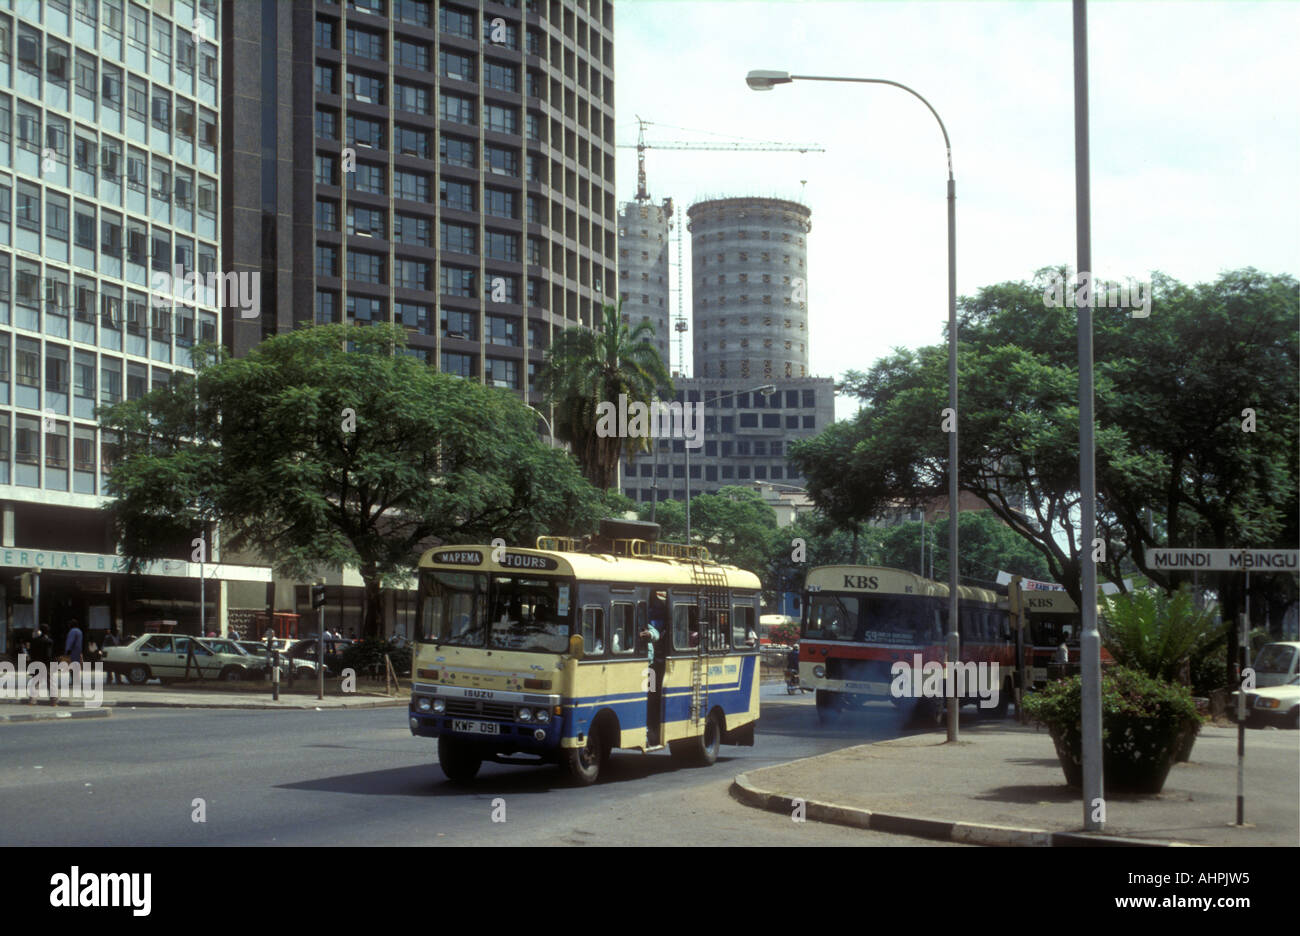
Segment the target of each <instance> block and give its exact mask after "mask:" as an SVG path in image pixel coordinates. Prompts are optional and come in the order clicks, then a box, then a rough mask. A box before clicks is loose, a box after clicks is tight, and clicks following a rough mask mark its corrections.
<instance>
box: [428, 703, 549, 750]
mask: <svg viewBox="0 0 1300 936" xmlns="http://www.w3.org/2000/svg"><path fill="white" fill-rule="evenodd" d="M407 714H408V717H409V723H410V727H411V734H413V735H417V736H419V737H423V738H437V737H441V736H442V735H453V736H455V738H456V739H457V740H458V741H466V742H469V743H471V744H476V745H481V746H483V747H484V748H488V749H490V750H492V751H495V752H497V753H500V754H511V753H515V752H523V753H526V754H542V755H545V754H554V753H555V752H556V751H557V750H558V749H559V747H560V736H561V734H562V733H563V732H562V723H561V720H560V719H558V718H556V719H552V720H551V721H550V722H549V723H547V724H544V725H541V724H525V723H523V722H507V721H485V720H483V719H471V718H464V717H458V716H453V715H441V714H433V713H428V712H419V711H416V710H415V709H413V708H411V709H408V710H407Z"/></svg>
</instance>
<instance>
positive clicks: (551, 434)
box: [524, 403, 555, 448]
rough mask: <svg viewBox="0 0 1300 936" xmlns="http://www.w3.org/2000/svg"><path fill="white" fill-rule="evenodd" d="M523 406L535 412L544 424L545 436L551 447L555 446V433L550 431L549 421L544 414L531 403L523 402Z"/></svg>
mask: <svg viewBox="0 0 1300 936" xmlns="http://www.w3.org/2000/svg"><path fill="white" fill-rule="evenodd" d="M524 406H526V407H528V408H529V409H530V410H532V411H533V412H534V413H536V414H537V418H538V419H540V420H541V421H542V424H543V425H545V426H546V438H547V439H549V440H550V442H551V448H555V433H554V432H553V431H551V421H550V420H549V419H547V418H546V417H545V416H544V415H542V411H541V410H539V409H538V408H537V407H535V406H533V404H531V403H525V404H524Z"/></svg>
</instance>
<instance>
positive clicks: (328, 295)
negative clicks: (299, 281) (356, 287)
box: [316, 289, 339, 325]
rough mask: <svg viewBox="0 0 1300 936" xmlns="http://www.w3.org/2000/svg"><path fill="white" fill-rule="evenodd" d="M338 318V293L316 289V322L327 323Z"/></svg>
mask: <svg viewBox="0 0 1300 936" xmlns="http://www.w3.org/2000/svg"><path fill="white" fill-rule="evenodd" d="M338 320H339V295H338V293H335V292H329V291H327V290H324V289H318V290H317V291H316V324H317V325H328V324H330V323H331V322H337V321H338Z"/></svg>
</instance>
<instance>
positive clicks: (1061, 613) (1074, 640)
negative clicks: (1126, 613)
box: [1007, 575, 1114, 689]
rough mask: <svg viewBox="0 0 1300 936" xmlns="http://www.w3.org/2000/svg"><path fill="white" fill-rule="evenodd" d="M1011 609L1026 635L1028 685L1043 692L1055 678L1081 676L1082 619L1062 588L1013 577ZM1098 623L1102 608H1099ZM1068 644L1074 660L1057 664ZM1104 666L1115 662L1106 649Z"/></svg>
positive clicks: (1010, 596) (1009, 587)
mask: <svg viewBox="0 0 1300 936" xmlns="http://www.w3.org/2000/svg"><path fill="white" fill-rule="evenodd" d="M1007 605H1008V609H1009V610H1010V613H1011V616H1012V618H1013V620H1017V621H1018V624H1019V627H1020V629H1021V631H1022V632H1023V633H1024V634H1025V644H1026V646H1025V684H1026V685H1027V686H1029V687H1031V688H1034V689H1041V688H1042V687H1043V686H1045V685H1047V683H1048V680H1049V679H1051V678H1054V677H1055V678H1061V677H1065V676H1073V675H1074V674H1075V673H1077V672H1079V667H1080V662H1081V656H1080V654H1081V652H1082V651H1081V649H1080V643H1079V636H1080V633H1081V631H1082V617H1081V615H1080V614H1079V606H1078V605H1076V604H1075V603H1074V600H1073V599H1072V598H1071V597H1070V596H1069V594H1068V593H1067V592H1066V591H1065V589H1064V588H1062V587H1061V586H1059V585H1055V584H1052V583H1049V582H1036V581H1034V580H1032V579H1025V578H1021V577H1020V576H1018V575H1017V576H1012V579H1011V584H1010V585H1009V586H1008V589H1007ZM1097 617H1098V620H1100V618H1101V607H1100V606H1098V608H1097ZM1062 643H1064V644H1065V647H1066V650H1067V652H1068V653H1069V654H1070V659H1069V661H1068V662H1066V663H1064V664H1059V663H1057V662H1056V655H1057V653H1058V651H1059V650H1060V647H1061V644H1062ZM1101 662H1102V665H1103V666H1104V665H1109V664H1111V663H1113V662H1114V660H1113V659H1112V658H1111V655H1110V654H1109V653H1108V652H1107V651H1106V648H1105V647H1103V648H1102V649H1101Z"/></svg>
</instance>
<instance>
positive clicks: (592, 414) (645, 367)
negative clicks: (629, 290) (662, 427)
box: [538, 304, 672, 490]
mask: <svg viewBox="0 0 1300 936" xmlns="http://www.w3.org/2000/svg"><path fill="white" fill-rule="evenodd" d="M620 311H621V304H620V309H616V308H615V307H614V306H612V305H607V306H605V309H604V318H603V320H602V322H601V327H600V328H599V329H598V330H595V331H592V330H590V329H586V328H578V327H575V328H569V329H565V330H564V331H563V332H561V333H560V334H559V335H558V336H557V337H556V338H555V341H554V342H553V343H552V345H551V348H550V350H549V351H547V353H546V362H545V364H544V365H543V367H542V370H541V374H540V375H539V378H538V381H539V385H540V386H541V388H542V393H543V394H544V396H545V397H546V401H547V403H549V404H550V405H551V406H552V407H554V412H555V421H554V431H555V435H556V437H557V438H558V439H560V440H561V441H563V442H565V443H567V444H568V445H569V446H570V448H571V449H572V450H573V454H574V456H575V457H576V458H577V459H578V464H580V465H581V466H582V471H583V474H584V475H585V476H586V477H587V479H588V480H589V481H590V482H591V483H592V484H594V485H595V486H596V487H598V488H600V489H601V490H608V489H609V488H612V487H614V486H615V485H614V481H615V477H616V474H617V470H618V461H619V457H620V456H621V455H624V454H626V455H628V456H632V455H634V454H635V453H636V452H639V451H643V450H646V449H647V448H648V439H647V438H646V437H640V438H619V437H618V436H617V435H607V436H602V435H600V434H598V433H597V431H596V430H597V424H598V423H599V421H600V413H599V411H598V409H599V407H600V404H601V403H609V404H611V405H613V406H618V402H619V396H620V394H622V395H625V396H626V398H627V404H628V406H629V407H630V406H631V404H633V403H645V404H648V403H649V402H650V401H651V400H652V399H654V398H655V397H656V395H657V394H659V393H660V392H662V393H664V394H665V395H666V394H668V393H671V392H672V381H671V378H670V377H669V375H668V371H667V369H666V368H665V367H664V363H663V360H662V359H661V358H660V357H659V351H658V350H657V349H656V348H655V346H654V343H653V341H652V339H653V338H654V326H653V325H651V324H650V323H649V322H648V321H642V322H639V323H637V324H636V325H635V326H634V327H631V328H629V326H628V324H627V322H626V321H625V319H626V316H621V315H620Z"/></svg>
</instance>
